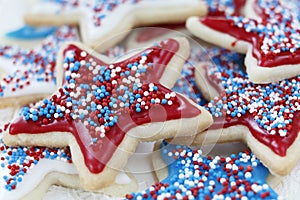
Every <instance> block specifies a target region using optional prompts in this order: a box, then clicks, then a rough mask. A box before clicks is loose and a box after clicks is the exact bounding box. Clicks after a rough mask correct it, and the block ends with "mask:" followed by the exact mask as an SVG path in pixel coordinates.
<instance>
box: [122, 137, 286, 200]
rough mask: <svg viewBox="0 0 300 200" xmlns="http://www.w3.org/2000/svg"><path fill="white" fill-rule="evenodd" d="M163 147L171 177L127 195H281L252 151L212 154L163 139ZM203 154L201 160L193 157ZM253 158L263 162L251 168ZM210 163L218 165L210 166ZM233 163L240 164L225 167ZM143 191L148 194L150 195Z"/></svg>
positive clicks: (163, 155) (242, 197) (227, 196)
mask: <svg viewBox="0 0 300 200" xmlns="http://www.w3.org/2000/svg"><path fill="white" fill-rule="evenodd" d="M161 147H162V148H161V149H160V153H161V157H162V159H163V160H164V162H165V163H168V167H169V173H170V174H169V175H168V177H167V178H166V179H164V180H162V181H161V182H159V183H155V184H154V185H153V186H152V187H150V188H149V189H148V190H145V191H142V192H138V193H131V194H128V195H126V199H130V200H131V199H140V198H141V199H165V197H168V199H178V198H179V199H235V198H237V197H238V198H239V199H248V198H249V199H280V197H278V196H277V194H276V193H275V192H274V191H273V190H272V189H271V188H270V187H269V186H268V185H267V184H266V178H267V176H268V174H269V172H268V170H267V169H266V168H265V167H264V166H263V165H262V164H261V162H260V161H259V160H257V159H256V158H255V156H254V155H253V154H252V153H250V152H248V151H245V152H244V153H242V152H241V153H239V154H238V155H234V154H233V155H231V156H230V157H227V158H220V157H218V158H217V157H216V158H211V157H204V156H202V155H199V153H198V150H192V149H190V148H188V147H186V146H180V145H172V144H168V143H166V142H163V143H162V145H161ZM174 152H176V153H178V155H179V156H175V153H174ZM199 157H201V158H202V160H201V161H200V162H197V161H193V160H194V159H195V160H197V159H198V158H199ZM225 160H228V161H225ZM224 161H225V162H224ZM252 162H256V163H259V164H258V165H257V166H256V167H253V172H252V171H251V172H249V171H247V168H248V167H249V166H251V167H252ZM210 163H214V164H215V165H216V168H214V169H212V168H210ZM229 164H230V165H231V166H233V165H236V166H237V170H233V169H228V168H227V167H225V166H227V165H229ZM170 169H172V170H170ZM193 174H200V175H196V176H193ZM142 194H147V198H144V195H142Z"/></svg>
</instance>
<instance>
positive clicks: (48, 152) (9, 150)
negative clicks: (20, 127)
mask: <svg viewBox="0 0 300 200" xmlns="http://www.w3.org/2000/svg"><path fill="white" fill-rule="evenodd" d="M42 159H48V160H58V161H61V162H66V163H72V159H71V153H70V151H69V149H57V148H54V149H50V148H45V147H9V146H6V145H5V144H4V143H3V142H2V140H1V139H0V171H1V172H0V174H1V177H0V178H1V179H2V180H1V181H0V183H1V189H0V193H1V190H6V191H13V190H15V189H17V187H18V184H21V183H22V182H23V177H24V176H26V175H29V174H30V173H31V170H33V169H34V167H35V166H36V165H38V163H39V162H40V161H41V160H42Z"/></svg>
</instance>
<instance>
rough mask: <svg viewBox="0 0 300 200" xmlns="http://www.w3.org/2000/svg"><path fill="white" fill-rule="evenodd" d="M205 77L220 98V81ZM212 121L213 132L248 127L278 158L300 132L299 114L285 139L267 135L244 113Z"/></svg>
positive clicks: (295, 115) (266, 132)
mask: <svg viewBox="0 0 300 200" xmlns="http://www.w3.org/2000/svg"><path fill="white" fill-rule="evenodd" d="M208 67H209V66H205V70H206V72H207V68H208ZM205 77H206V80H207V81H208V82H209V84H210V85H211V86H213V87H214V88H215V89H216V90H217V91H218V92H219V93H220V96H222V95H223V92H224V88H223V87H222V85H221V81H220V80H218V79H217V78H215V77H214V75H210V76H209V75H208V74H207V73H205ZM224 113H225V112H224ZM225 115H226V114H225ZM213 119H214V122H213V124H212V126H211V127H210V128H209V129H212V130H214V129H220V128H228V127H231V126H236V125H244V126H246V127H248V129H249V131H250V133H251V134H252V135H253V137H254V138H256V139H257V140H258V141H259V142H261V143H263V144H264V145H266V146H268V147H269V148H270V149H271V150H272V151H273V152H274V153H276V154H277V155H279V156H285V155H286V151H287V149H288V148H289V147H290V146H291V145H292V144H293V142H294V141H295V139H296V138H297V136H298V133H299V132H300V123H299V120H300V112H295V113H294V118H293V122H292V124H291V127H293V128H292V129H291V130H289V133H288V134H287V135H286V136H285V137H282V136H280V135H279V134H276V135H271V134H270V133H268V131H266V130H265V129H263V128H262V127H260V126H259V125H258V124H257V122H256V121H255V120H254V118H253V116H251V115H250V114H249V113H246V114H245V115H243V116H241V117H238V118H237V117H235V118H231V117H229V118H226V119H225V117H213Z"/></svg>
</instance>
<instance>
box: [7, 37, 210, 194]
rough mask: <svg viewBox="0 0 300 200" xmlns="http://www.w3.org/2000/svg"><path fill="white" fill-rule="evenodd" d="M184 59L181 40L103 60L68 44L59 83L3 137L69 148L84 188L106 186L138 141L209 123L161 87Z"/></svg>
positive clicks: (197, 129) (15, 142) (193, 130)
mask: <svg viewBox="0 0 300 200" xmlns="http://www.w3.org/2000/svg"><path fill="white" fill-rule="evenodd" d="M188 56H189V45H188V42H187V40H186V39H183V38H177V39H169V40H166V41H163V42H160V43H159V44H158V45H156V46H153V47H150V48H147V49H145V50H144V51H142V52H140V53H137V54H135V55H133V56H131V57H130V58H126V59H123V60H121V61H118V62H115V63H110V64H108V62H106V61H105V58H103V56H102V57H101V56H100V55H98V54H96V53H94V52H92V50H90V49H86V48H85V47H82V46H81V45H80V44H69V45H67V46H66V47H65V48H64V49H63V52H62V55H60V62H59V65H58V66H60V67H61V68H62V67H63V68H64V73H63V74H62V75H61V76H62V77H64V79H63V81H60V80H58V83H61V86H60V88H59V89H58V90H57V92H55V93H54V94H53V95H52V96H51V97H49V98H48V99H44V100H43V101H41V102H38V103H36V104H35V105H32V106H29V107H25V108H24V109H23V111H22V113H21V116H20V117H19V118H16V119H15V120H14V121H13V122H12V123H11V124H10V126H9V127H8V130H7V131H6V132H5V134H4V138H3V139H4V141H5V142H6V143H7V144H10V145H43V146H55V147H64V146H70V149H71V153H72V159H73V163H74V164H75V166H76V167H77V169H78V171H79V176H80V178H81V183H82V185H83V187H84V188H85V189H88V190H96V189H99V188H102V187H104V186H107V185H109V184H111V182H112V181H113V180H114V177H115V176H116V174H117V172H118V171H119V169H120V168H122V167H123V166H124V165H125V164H126V162H127V159H128V157H129V156H130V155H131V154H132V153H133V152H134V150H135V148H136V146H137V144H138V142H140V141H154V140H158V139H162V138H173V137H177V136H192V135H195V134H196V133H198V132H200V131H203V130H204V129H206V128H207V127H208V126H209V125H210V124H211V122H212V119H211V116H210V115H209V113H208V112H207V111H206V110H205V109H203V108H201V107H200V106H198V105H196V104H195V103H193V102H192V101H191V100H189V99H187V98H185V97H184V96H182V95H180V94H178V93H175V92H173V91H171V90H170V89H168V88H170V87H172V86H173V85H174V83H175V81H176V79H177V77H178V76H179V74H180V70H181V67H182V65H183V64H184V62H185V59H187V57H188Z"/></svg>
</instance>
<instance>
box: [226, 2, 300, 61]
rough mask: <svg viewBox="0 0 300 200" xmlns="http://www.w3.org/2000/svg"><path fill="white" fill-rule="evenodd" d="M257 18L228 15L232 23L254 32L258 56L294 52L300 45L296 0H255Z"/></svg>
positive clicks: (248, 31)
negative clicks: (258, 16) (281, 0)
mask: <svg viewBox="0 0 300 200" xmlns="http://www.w3.org/2000/svg"><path fill="white" fill-rule="evenodd" d="M255 6H256V7H257V8H256V10H259V12H260V15H261V16H260V17H261V20H260V21H257V20H253V19H249V18H244V17H241V16H240V17H237V16H233V17H232V16H228V17H227V18H228V20H229V21H231V22H232V23H233V24H234V26H236V27H239V28H241V29H243V30H245V32H246V33H251V34H255V35H257V37H258V38H259V39H258V40H257V41H256V44H255V45H256V47H255V48H257V49H258V50H259V51H260V53H261V54H262V55H265V56H276V54H279V53H282V52H290V53H295V52H296V50H297V49H299V47H300V33H299V25H300V23H299V19H300V17H299V12H298V10H299V2H298V1H288V2H287V1H286V2H284V3H282V2H280V1H279V0H255Z"/></svg>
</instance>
